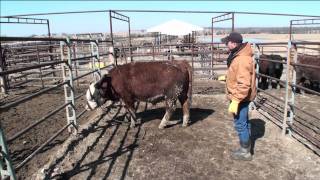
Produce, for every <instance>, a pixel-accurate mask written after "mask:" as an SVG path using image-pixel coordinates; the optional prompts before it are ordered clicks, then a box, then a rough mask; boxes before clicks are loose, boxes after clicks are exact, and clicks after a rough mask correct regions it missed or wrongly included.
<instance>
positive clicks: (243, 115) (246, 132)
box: [233, 102, 251, 146]
mask: <svg viewBox="0 0 320 180" xmlns="http://www.w3.org/2000/svg"><path fill="white" fill-rule="evenodd" d="M249 103H250V102H241V103H240V104H239V110H238V113H237V115H235V116H234V121H233V123H234V127H235V129H236V131H237V133H238V136H239V140H240V145H242V146H243V145H244V146H247V145H249V140H250V134H251V132H250V131H251V125H250V122H249V116H248V112H249Z"/></svg>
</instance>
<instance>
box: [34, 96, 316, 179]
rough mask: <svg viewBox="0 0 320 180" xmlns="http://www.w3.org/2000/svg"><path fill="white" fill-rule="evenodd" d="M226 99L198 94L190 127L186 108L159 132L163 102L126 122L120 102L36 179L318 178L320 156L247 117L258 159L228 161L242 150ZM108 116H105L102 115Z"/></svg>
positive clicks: (96, 118)
mask: <svg viewBox="0 0 320 180" xmlns="http://www.w3.org/2000/svg"><path fill="white" fill-rule="evenodd" d="M227 104H228V102H227V101H226V99H225V95H224V94H221V93H220V94H213V95H194V97H193V106H192V109H191V123H190V126H189V127H187V128H182V127H181V116H182V112H181V108H178V109H177V111H176V113H175V114H174V116H173V118H172V121H171V122H170V125H169V126H168V127H167V128H166V129H164V130H159V129H158V128H157V127H158V125H159V123H160V120H161V118H162V116H163V115H164V109H163V104H158V105H156V106H148V109H147V110H146V111H144V109H145V104H144V103H142V104H140V106H139V107H140V108H139V110H138V112H139V113H138V117H141V119H142V122H141V124H140V125H138V126H137V127H136V128H134V129H130V128H129V124H127V123H121V122H122V120H123V116H122V115H123V109H121V108H120V107H119V106H118V105H115V106H113V108H110V109H108V108H107V109H104V110H103V111H101V110H98V111H97V114H92V116H90V120H88V122H87V123H86V124H85V125H83V126H82V129H81V130H80V131H79V133H78V134H77V135H75V136H72V137H70V139H68V140H67V141H66V142H65V143H64V144H63V145H62V146H60V147H61V148H59V151H58V152H57V153H55V155H53V156H52V157H51V158H50V163H48V164H47V165H45V166H44V168H42V169H40V170H39V171H38V173H37V174H35V175H34V176H33V177H32V178H38V179H42V178H50V179H288V180H289V179H290V180H291V179H317V177H319V176H320V158H319V156H317V155H316V154H314V153H313V152H312V151H310V150H309V149H307V148H305V146H303V145H302V144H301V143H299V142H298V141H296V140H294V139H291V138H289V137H283V136H281V131H280V129H279V128H278V127H276V126H275V124H273V123H271V122H270V121H267V120H266V119H265V118H264V117H263V116H261V115H260V114H259V113H258V112H256V111H252V112H251V113H250V118H251V120H250V121H251V123H252V126H253V127H252V135H253V137H254V140H255V143H254V148H253V154H254V159H253V161H251V162H239V161H234V160H232V159H231V158H230V150H232V149H235V148H237V147H238V139H237V136H236V133H235V131H234V129H233V122H232V120H231V117H230V115H228V113H227V112H226V108H227ZM102 112H105V113H102Z"/></svg>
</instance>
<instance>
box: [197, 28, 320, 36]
mask: <svg viewBox="0 0 320 180" xmlns="http://www.w3.org/2000/svg"><path fill="white" fill-rule="evenodd" d="M235 30H236V31H237V32H239V33H243V34H258V33H270V34H288V33H289V32H290V28H289V27H243V28H236V29H235ZM230 31H231V28H215V29H214V33H215V34H217V35H219V34H228V33H229V32H230ZM292 32H293V33H294V34H320V27H293V28H292ZM199 33H201V32H199ZM203 33H205V34H206V35H209V34H211V28H210V27H207V28H205V30H204V31H203Z"/></svg>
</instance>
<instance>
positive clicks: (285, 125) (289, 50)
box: [282, 40, 291, 135]
mask: <svg viewBox="0 0 320 180" xmlns="http://www.w3.org/2000/svg"><path fill="white" fill-rule="evenodd" d="M290 64H291V41H290V40H289V42H288V51H287V68H286V90H285V92H286V94H285V104H284V112H283V122H282V134H283V135H285V134H286V130H287V127H288V125H287V120H288V102H289V87H290V86H289V82H291V80H290V78H291V76H290V69H291V65H290Z"/></svg>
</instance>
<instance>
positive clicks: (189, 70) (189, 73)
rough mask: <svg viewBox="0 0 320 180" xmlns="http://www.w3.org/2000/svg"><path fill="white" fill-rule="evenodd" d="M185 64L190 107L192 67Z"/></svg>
mask: <svg viewBox="0 0 320 180" xmlns="http://www.w3.org/2000/svg"><path fill="white" fill-rule="evenodd" d="M186 64H187V70H188V75H189V87H188V98H189V103H190V107H191V105H192V74H193V73H192V67H191V66H190V65H189V63H188V62H186Z"/></svg>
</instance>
